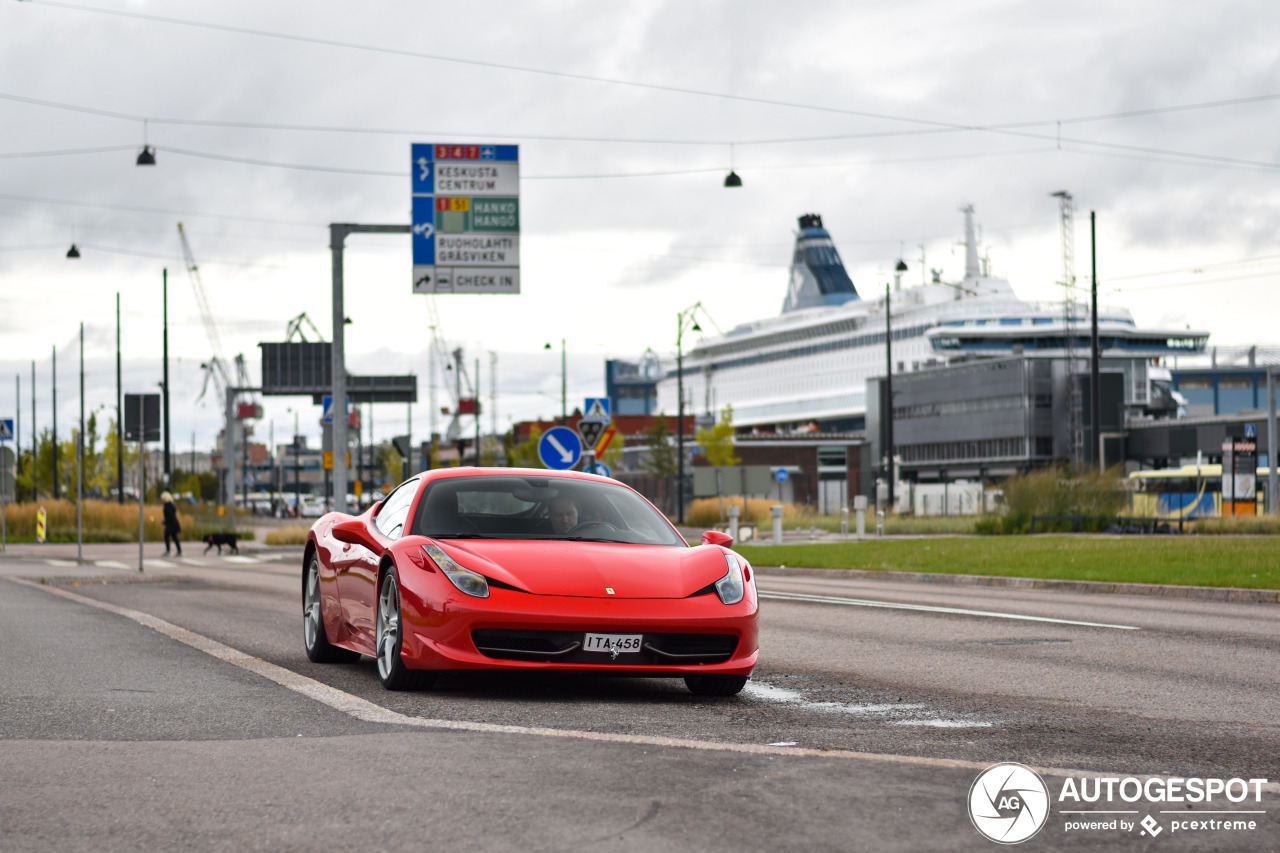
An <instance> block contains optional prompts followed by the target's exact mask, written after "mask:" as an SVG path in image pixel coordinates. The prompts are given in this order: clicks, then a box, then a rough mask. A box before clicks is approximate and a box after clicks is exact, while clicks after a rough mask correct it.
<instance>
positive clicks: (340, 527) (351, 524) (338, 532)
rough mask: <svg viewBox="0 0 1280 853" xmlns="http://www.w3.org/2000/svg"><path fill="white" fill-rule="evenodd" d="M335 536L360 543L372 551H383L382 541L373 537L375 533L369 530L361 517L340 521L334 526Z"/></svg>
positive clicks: (353, 543) (342, 539)
mask: <svg viewBox="0 0 1280 853" xmlns="http://www.w3.org/2000/svg"><path fill="white" fill-rule="evenodd" d="M331 532H332V533H333V538H334V539H337V540H338V541H339V542H346V543H348V544H350V545H359V546H360V547H362V548H367V549H369V550H370V551H375V552H377V551H381V550H382V543H380V542H379V541H378V540H377V539H374V538H373V534H372V533H370V532H369V528H367V527H365V526H364V522H363V521H360V520H359V519H352V520H351V521H340V522H338V523H337V524H335V525H334V526H333V529H332V531H331Z"/></svg>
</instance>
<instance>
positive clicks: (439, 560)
mask: <svg viewBox="0 0 1280 853" xmlns="http://www.w3.org/2000/svg"><path fill="white" fill-rule="evenodd" d="M422 550H424V551H426V552H427V556H428V557H430V558H431V561H432V562H434V563H435V564H436V565H437V566H439V567H440V571H442V572H443V573H444V576H445V577H447V578H448V579H449V580H450V581H451V582H452V583H453V585H454V586H456V587H457V588H458V591H459V592H465V593H466V594H467V595H474V596H475V597H476V598H488V597H489V582H488V581H487V580H485V577H484V575H482V574H480V573H479V572H473V571H471V570H470V569H465V568H463V567H462V566H459V565H458V564H457V563H456V562H454V560H453V558H452V557H450V556H449V555H448V554H446V553H445V552H444V549H443V548H441V547H440V546H439V545H423V546H422ZM739 597H741V596H739Z"/></svg>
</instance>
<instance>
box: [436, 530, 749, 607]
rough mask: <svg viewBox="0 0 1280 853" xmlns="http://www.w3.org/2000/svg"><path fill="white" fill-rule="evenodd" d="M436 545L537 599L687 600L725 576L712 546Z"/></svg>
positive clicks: (476, 542) (457, 542)
mask: <svg viewBox="0 0 1280 853" xmlns="http://www.w3.org/2000/svg"><path fill="white" fill-rule="evenodd" d="M434 541H435V542H436V543H437V544H438V545H440V547H441V548H443V549H444V550H445V552H446V553H448V554H449V556H451V557H453V559H455V560H457V561H458V563H459V564H460V565H462V566H465V567H466V568H468V569H471V570H472V571H474V572H479V573H480V574H482V575H485V576H487V577H490V578H492V579H494V580H498V581H502V582H503V583H509V584H511V585H512V586H515V587H519V588H520V589H523V590H526V591H528V592H531V593H534V594H535V595H567V596H576V597H587V598H612V599H620V598H685V597H686V596H689V595H691V594H693V593H695V592H697V591H698V590H700V589H702V588H703V587H705V586H706V585H707V584H711V583H715V582H716V581H718V580H720V578H722V577H724V574H725V571H726V566H725V561H724V551H723V549H721V548H720V547H718V546H714V545H700V546H698V547H696V548H677V547H673V546H662V545H620V544H613V543H604V542H557V541H554V540H551V541H536V540H535V541H511V540H503V541H490V540H458V539H444V540H434ZM606 588H609V589H612V590H613V594H609V593H608V592H606Z"/></svg>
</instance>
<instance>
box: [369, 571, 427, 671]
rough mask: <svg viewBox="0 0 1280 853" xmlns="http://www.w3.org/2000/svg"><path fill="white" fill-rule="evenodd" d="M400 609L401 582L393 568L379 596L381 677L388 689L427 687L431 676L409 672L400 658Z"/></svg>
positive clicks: (383, 579) (401, 623) (401, 624)
mask: <svg viewBox="0 0 1280 853" xmlns="http://www.w3.org/2000/svg"><path fill="white" fill-rule="evenodd" d="M401 617H402V612H401V610H400V581H399V579H398V578H397V577H396V570H395V569H394V568H389V569H387V571H386V573H385V574H384V575H383V576H382V591H381V592H380V593H378V621H377V633H376V635H375V646H374V647H375V650H376V651H377V653H378V678H379V679H381V680H382V686H383V687H385V688H387V689H388V690H413V689H415V688H418V687H426V686H428V684H429V683H430V681H431V674H430V673H427V672H422V671H420V670H414V669H409V668H408V667H407V666H405V665H404V661H403V660H402V659H401V657H400V650H401V648H402V647H403V643H404V637H403V620H402V618H401Z"/></svg>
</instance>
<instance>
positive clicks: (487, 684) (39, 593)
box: [0, 545, 1280, 851]
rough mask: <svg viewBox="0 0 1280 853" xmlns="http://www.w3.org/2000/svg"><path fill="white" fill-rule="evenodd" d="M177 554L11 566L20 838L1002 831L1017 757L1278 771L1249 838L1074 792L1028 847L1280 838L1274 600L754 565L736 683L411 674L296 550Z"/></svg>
mask: <svg viewBox="0 0 1280 853" xmlns="http://www.w3.org/2000/svg"><path fill="white" fill-rule="evenodd" d="M154 547H155V546H148V549H149V558H148V571H147V572H145V573H143V574H142V575H141V576H139V574H138V573H137V572H136V570H131V569H130V566H136V558H137V550H136V546H132V547H131V546H110V545H107V546H87V547H86V557H87V559H88V561H89V562H88V564H86V565H83V566H77V565H76V564H75V563H74V562H72V561H70V560H68V559H66V557H67V556H68V550H67V549H66V548H65V547H61V546H52V547H46V548H45V549H43V550H37V549H36V548H33V547H31V548H25V549H16V550H17V551H20V552H23V553H18V554H15V553H14V551H11V552H10V553H9V554H8V555H6V556H4V557H3V558H0V642H3V646H4V667H3V669H2V670H0V767H3V768H4V769H3V774H4V776H3V779H4V782H3V784H2V785H0V850H5V851H9V850H59V851H62V850H90V849H92V850H95V851H99V850H101V851H114V850H121V851H123V850H139V849H141V850H173V849H187V850H222V849H226V850H258V849H262V850H318V849H333V848H336V847H341V846H359V847H360V848H361V849H372V850H420V849H427V848H433V849H440V850H539V851H540V850H548V851H552V850H577V849H587V848H590V849H592V850H594V851H610V850H646V851H647V850H726V851H728V850H805V851H809V850H922V849H956V850H991V849H996V848H997V845H995V844H993V843H992V842H990V841H988V840H986V839H985V838H983V837H982V836H980V835H979V834H978V832H977V831H976V830H975V829H974V827H973V825H972V823H971V821H970V818H969V815H968V812H967V809H966V801H967V798H968V795H969V789H970V785H971V784H972V783H973V782H974V779H975V777H976V776H977V774H978V773H979V771H980V770H982V769H983V768H985V767H987V766H988V765H990V764H994V763H998V762H1014V761H1016V762H1020V763H1023V764H1026V765H1030V766H1032V767H1035V768H1038V769H1040V770H1041V771H1042V773H1043V775H1044V777H1045V781H1046V783H1047V785H1048V788H1049V790H1050V792H1051V797H1054V798H1056V797H1057V794H1058V792H1059V790H1060V789H1061V788H1062V786H1063V784H1064V781H1065V780H1066V779H1068V778H1076V777H1078V776H1079V773H1076V774H1074V775H1073V773H1072V772H1070V771H1083V772H1087V773H1093V774H1103V775H1106V776H1117V777H1126V776H1149V775H1151V776H1177V777H1222V778H1227V779H1229V778H1233V777H1239V778H1243V779H1246V780H1247V779H1258V778H1265V779H1268V780H1271V781H1270V782H1269V783H1268V785H1267V786H1264V787H1265V790H1264V791H1263V793H1262V795H1261V802H1260V803H1254V802H1253V801H1252V800H1250V801H1249V802H1248V803H1242V804H1233V803H1222V802H1215V803H1214V805H1213V808H1215V809H1234V810H1246V809H1247V810H1249V811H1253V812H1264V813H1262V814H1252V815H1249V816H1248V819H1250V820H1254V821H1255V823H1256V828H1255V829H1253V830H1243V831H1235V832H1224V831H1182V832H1176V831H1174V829H1173V827H1172V826H1171V825H1169V822H1170V821H1172V820H1173V819H1174V818H1175V817H1179V818H1181V817H1183V816H1182V815H1177V816H1174V815H1171V814H1164V813H1163V812H1166V811H1170V812H1171V811H1174V810H1175V808H1176V809H1182V810H1184V811H1186V812H1188V813H1192V812H1198V811H1203V810H1205V809H1208V808H1210V806H1207V805H1204V804H1200V805H1194V806H1188V805H1178V806H1176V807H1174V808H1171V807H1170V804H1152V803H1148V802H1139V803H1136V804H1119V805H1116V806H1113V808H1115V809H1117V810H1127V811H1129V812H1130V814H1129V815H1128V816H1127V818H1131V819H1134V820H1136V819H1140V818H1142V817H1143V816H1146V815H1148V814H1150V815H1152V816H1153V817H1154V818H1155V819H1157V820H1159V821H1164V822H1165V824H1162V827H1164V826H1166V825H1168V828H1167V829H1166V828H1162V829H1161V834H1160V835H1159V836H1158V837H1157V838H1155V839H1152V838H1150V837H1148V836H1143V835H1140V834H1139V832H1140V828H1135V829H1134V830H1132V831H1122V830H1120V829H1114V830H1107V829H1100V830H1092V831H1074V830H1073V831H1067V830H1066V829H1065V826H1066V824H1067V822H1068V821H1070V820H1073V819H1075V817H1074V816H1072V815H1068V814H1064V813H1063V812H1065V811H1067V810H1069V809H1070V808H1071V806H1072V804H1071V803H1069V802H1060V801H1057V800H1056V799H1055V802H1053V804H1052V808H1051V813H1050V816H1049V817H1048V819H1047V823H1046V825H1045V827H1044V829H1043V830H1042V831H1041V832H1040V833H1039V834H1038V835H1036V836H1035V837H1034V838H1032V839H1031V840H1029V841H1027V842H1025V844H1023V845H1020V846H1022V847H1024V848H1026V849H1042V850H1049V849H1111V848H1113V847H1117V848H1127V847H1136V846H1143V847H1160V848H1165V847H1167V848H1169V849H1174V850H1178V849H1206V850H1209V849H1212V850H1229V849H1240V850H1268V849H1271V850H1275V849H1280V790H1278V789H1277V786H1276V784H1275V782H1276V781H1277V780H1280V690H1277V678H1276V662H1277V661H1280V607H1276V606H1275V605H1265V604H1229V603H1222V602H1202V601H1189V600H1184V599H1163V598H1147V597H1141V598H1140V597H1130V596H1115V595H1091V594H1083V593H1060V592H1053V591H1044V590H1035V591H1030V590H1016V589H999V588H985V587H984V588H977V587H962V586H940V585H926V584H915V583H904V582H896V581H888V580H886V581H853V580H832V579H826V578H804V577H774V576H768V575H758V576H757V579H758V584H759V587H760V589H761V592H762V595H763V596H764V600H763V603H762V623H761V624H762V640H761V643H762V656H761V664H760V666H759V668H758V669H757V671H756V676H755V678H753V680H752V682H751V684H749V685H748V688H747V690H746V691H744V693H743V694H742V695H741V696H739V697H734V698H698V697H694V696H692V695H691V694H689V693H688V692H687V691H686V690H685V689H684V686H683V684H682V683H681V682H679V681H664V680H655V679H620V678H591V679H584V678H571V677H552V676H533V675H521V676H508V675H501V676H499V675H477V674H467V675H452V676H448V677H446V678H443V679H441V680H440V681H439V683H438V684H437V685H436V686H435V687H434V688H433V689H431V690H430V691H426V692H419V693H411V694H399V693H390V692H387V691H384V690H383V689H382V687H381V685H380V684H379V683H378V680H377V676H376V673H375V671H374V667H373V664H372V661H370V660H369V659H367V658H366V659H363V660H362V661H361V662H360V663H357V664H352V665H337V666H322V665H316V664H312V663H310V662H309V661H308V660H307V659H306V656H305V654H304V653H303V651H302V644H301V613H300V604H299V602H298V590H299V580H298V578H299V570H300V565H299V563H300V561H299V558H298V555H297V554H295V553H293V552H280V551H275V552H269V551H258V552H251V551H249V550H248V549H247V548H246V549H245V551H244V555H243V557H242V558H240V559H235V558H232V557H230V556H228V555H223V556H222V557H218V556H217V555H214V554H211V555H208V556H204V555H200V554H199V553H195V552H193V553H189V554H188V559H187V560H185V561H177V560H167V561H166V560H159V561H158V562H157V561H156V560H155V559H154V558H153V557H151V556H150V554H151V553H152V552H153V551H154ZM74 551H75V549H74V547H72V548H70V553H69V555H70V556H72V557H74ZM155 553H158V552H155ZM748 553H749V552H748ZM14 579H26V581H27V582H26V583H19V582H17V581H16V580H14ZM42 581H43V583H42ZM886 605H891V606H886ZM104 606H105V607H107V608H111V609H103V607H104ZM914 608H921V609H914ZM122 609H123V610H126V611H127V612H121V611H122ZM1010 617H1014V618H1010ZM155 620H163V622H157V621H155ZM1082 623H1083V624H1082ZM1075 808H1076V809H1082V808H1084V809H1086V810H1087V809H1100V808H1102V806H1100V805H1097V804H1089V803H1084V804H1076V805H1075ZM1195 817H1198V818H1203V817H1205V816H1204V815H1195ZM1218 817H1221V816H1218ZM1237 817H1240V816H1237Z"/></svg>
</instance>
